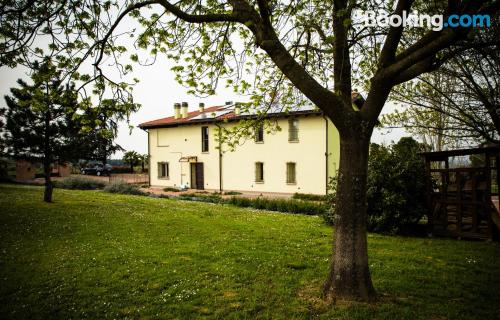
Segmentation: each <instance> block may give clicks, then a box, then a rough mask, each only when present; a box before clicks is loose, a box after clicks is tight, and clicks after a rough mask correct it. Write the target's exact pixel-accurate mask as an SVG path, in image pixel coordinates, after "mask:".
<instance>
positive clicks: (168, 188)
mask: <svg viewBox="0 0 500 320" xmlns="http://www.w3.org/2000/svg"><path fill="white" fill-rule="evenodd" d="M163 191H166V192H180V191H181V190H180V189H179V188H174V187H166V188H163Z"/></svg>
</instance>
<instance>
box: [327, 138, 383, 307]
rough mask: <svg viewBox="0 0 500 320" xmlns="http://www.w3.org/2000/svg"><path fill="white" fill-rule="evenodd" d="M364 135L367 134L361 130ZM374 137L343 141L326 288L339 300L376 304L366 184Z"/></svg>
mask: <svg viewBox="0 0 500 320" xmlns="http://www.w3.org/2000/svg"><path fill="white" fill-rule="evenodd" d="M361 131H363V130H361ZM369 143H370V134H366V132H365V134H364V136H363V134H360V133H359V132H358V133H357V134H356V133H351V134H349V135H348V136H347V137H346V136H341V140H340V169H339V174H338V185H337V197H336V198H337V199H336V212H335V214H336V216H335V231H334V246H333V253H332V257H331V267H330V272H329V275H328V277H327V280H326V281H325V284H324V287H323V293H324V294H325V295H329V294H333V296H334V298H336V299H345V300H364V301H368V300H372V299H373V298H374V297H375V289H374V288H373V284H372V280H371V277H370V271H369V269H368V248H367V240H366V220H367V212H366V211H367V204H366V189H367V187H366V182H367V171H368V148H369Z"/></svg>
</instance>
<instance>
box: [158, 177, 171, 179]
mask: <svg viewBox="0 0 500 320" xmlns="http://www.w3.org/2000/svg"><path fill="white" fill-rule="evenodd" d="M158 180H170V177H158Z"/></svg>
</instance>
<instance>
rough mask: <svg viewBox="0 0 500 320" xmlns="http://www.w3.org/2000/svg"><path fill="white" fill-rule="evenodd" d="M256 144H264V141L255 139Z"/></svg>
mask: <svg viewBox="0 0 500 320" xmlns="http://www.w3.org/2000/svg"><path fill="white" fill-rule="evenodd" d="M255 143H256V144H264V141H255Z"/></svg>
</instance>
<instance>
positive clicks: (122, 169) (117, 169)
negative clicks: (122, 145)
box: [111, 166, 130, 173]
mask: <svg viewBox="0 0 500 320" xmlns="http://www.w3.org/2000/svg"><path fill="white" fill-rule="evenodd" d="M111 173H130V167H129V166H113V167H112V169H111Z"/></svg>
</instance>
